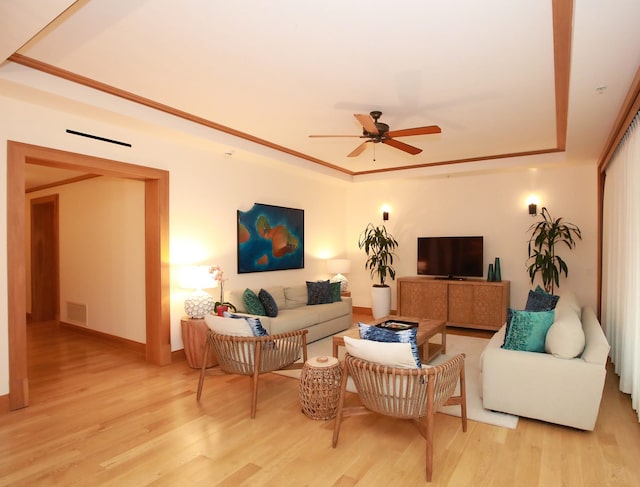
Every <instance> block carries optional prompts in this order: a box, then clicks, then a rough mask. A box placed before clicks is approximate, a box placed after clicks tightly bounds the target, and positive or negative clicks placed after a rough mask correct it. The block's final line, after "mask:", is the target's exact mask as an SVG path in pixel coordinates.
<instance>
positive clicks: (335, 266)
mask: <svg viewBox="0 0 640 487" xmlns="http://www.w3.org/2000/svg"><path fill="white" fill-rule="evenodd" d="M350 271H351V261H350V260H348V259H329V260H328V261H327V272H328V273H329V274H335V276H333V277H332V278H331V282H339V283H340V292H345V291H346V290H347V289H348V288H349V280H348V279H347V278H346V277H344V276H343V274H348V273H349V272H350Z"/></svg>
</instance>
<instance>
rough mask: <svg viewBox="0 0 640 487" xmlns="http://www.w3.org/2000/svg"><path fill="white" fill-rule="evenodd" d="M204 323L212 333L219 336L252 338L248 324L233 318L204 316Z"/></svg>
mask: <svg viewBox="0 0 640 487" xmlns="http://www.w3.org/2000/svg"><path fill="white" fill-rule="evenodd" d="M204 322H205V323H206V324H207V326H208V327H209V328H210V329H211V330H213V331H214V332H216V333H218V334H220V335H231V336H239V337H250V336H254V335H253V331H252V330H251V327H250V326H249V323H247V321H246V320H236V319H234V318H229V317H222V316H214V315H205V317H204Z"/></svg>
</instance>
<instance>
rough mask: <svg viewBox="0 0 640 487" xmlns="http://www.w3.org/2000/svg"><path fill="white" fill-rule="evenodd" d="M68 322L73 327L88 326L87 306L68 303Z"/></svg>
mask: <svg viewBox="0 0 640 487" xmlns="http://www.w3.org/2000/svg"><path fill="white" fill-rule="evenodd" d="M67 321H68V322H69V323H71V324H73V325H82V326H87V305H86V304H84V303H71V302H69V301H67Z"/></svg>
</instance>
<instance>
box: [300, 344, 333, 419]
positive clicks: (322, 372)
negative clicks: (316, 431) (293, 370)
mask: <svg viewBox="0 0 640 487" xmlns="http://www.w3.org/2000/svg"><path fill="white" fill-rule="evenodd" d="M341 379H342V367H341V366H340V362H339V361H338V359H337V358H335V357H327V356H320V357H312V358H310V359H309V360H307V361H306V362H305V364H304V366H303V367H302V373H301V375H300V402H301V403H302V412H303V413H304V414H306V415H307V416H308V417H310V418H311V419H322V420H327V419H332V418H335V417H336V411H337V409H338V399H339V397H340V380H341Z"/></svg>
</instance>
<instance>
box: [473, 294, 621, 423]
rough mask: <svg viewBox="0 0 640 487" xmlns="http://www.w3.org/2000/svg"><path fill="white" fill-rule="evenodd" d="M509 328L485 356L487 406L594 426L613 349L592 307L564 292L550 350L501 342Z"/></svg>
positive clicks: (493, 341)
mask: <svg viewBox="0 0 640 487" xmlns="http://www.w3.org/2000/svg"><path fill="white" fill-rule="evenodd" d="M505 329H506V325H505V326H503V327H502V328H501V329H500V330H499V331H498V332H497V333H496V334H495V335H494V336H493V338H492V339H491V340H490V341H489V343H488V345H487V346H486V348H485V350H484V352H483V353H482V356H481V359H480V362H481V363H480V367H481V370H482V401H483V404H484V407H485V408H487V409H491V410H494V411H501V412H505V413H511V414H515V415H518V416H523V417H527V418H534V419H539V420H542V421H547V422H550V423H556V424H561V425H565V426H571V427H573V428H578V429H582V430H589V431H592V430H593V429H594V427H595V424H596V419H597V417H598V411H599V409H600V401H601V399H602V390H603V387H604V381H605V376H606V368H605V366H606V363H607V356H608V354H609V343H608V342H607V339H606V337H605V335H604V333H603V331H602V328H601V327H600V323H599V322H598V319H597V318H596V315H595V313H594V312H593V310H592V309H591V308H588V307H584V308H581V307H580V305H579V304H578V301H577V299H576V298H575V295H573V293H570V292H569V293H564V294H561V297H560V299H559V301H558V303H557V305H556V314H555V319H554V322H553V325H552V326H551V328H549V332H548V333H547V337H546V342H545V349H546V352H547V353H536V352H522V351H515V350H505V349H503V348H501V345H502V344H503V342H504V336H505ZM574 354H575V356H574ZM572 356H573V358H572Z"/></svg>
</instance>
